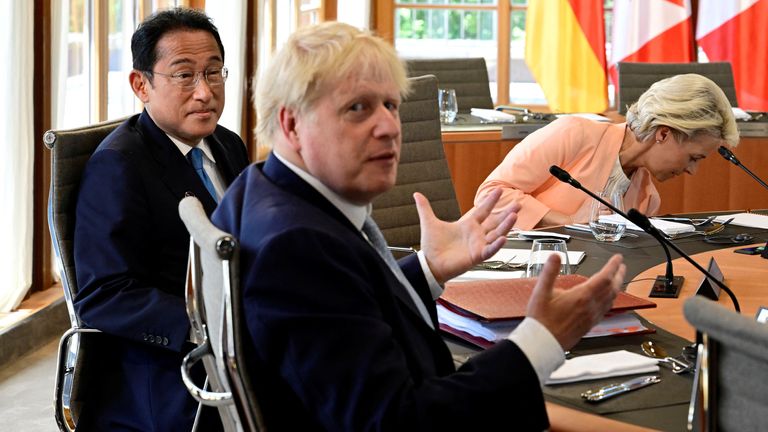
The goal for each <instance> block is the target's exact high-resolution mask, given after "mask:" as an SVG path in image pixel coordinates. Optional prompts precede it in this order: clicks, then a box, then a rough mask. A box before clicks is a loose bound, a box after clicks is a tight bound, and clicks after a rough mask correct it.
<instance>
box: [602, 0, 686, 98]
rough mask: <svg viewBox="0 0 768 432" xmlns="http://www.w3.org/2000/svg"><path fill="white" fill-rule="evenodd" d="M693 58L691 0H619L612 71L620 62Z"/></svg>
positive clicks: (613, 73) (615, 6)
mask: <svg viewBox="0 0 768 432" xmlns="http://www.w3.org/2000/svg"><path fill="white" fill-rule="evenodd" d="M692 60H693V26H692V24H691V1H690V0H615V1H614V3H613V35H612V40H611V55H610V61H609V68H608V73H609V74H610V76H611V81H612V82H613V83H614V84H618V79H617V75H616V64H617V63H618V62H638V63H687V62H690V61H692Z"/></svg>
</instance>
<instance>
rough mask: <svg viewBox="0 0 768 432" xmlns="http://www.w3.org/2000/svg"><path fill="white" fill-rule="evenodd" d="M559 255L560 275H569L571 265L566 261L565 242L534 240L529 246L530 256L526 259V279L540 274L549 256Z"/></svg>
mask: <svg viewBox="0 0 768 432" xmlns="http://www.w3.org/2000/svg"><path fill="white" fill-rule="evenodd" d="M552 254H557V255H560V274H563V275H566V274H570V273H571V263H570V262H569V261H568V248H567V247H566V246H565V240H561V239H536V240H534V241H533V246H531V254H530V255H529V257H528V268H527V270H526V272H525V276H526V277H536V276H538V275H539V274H541V270H542V269H543V268H544V264H545V263H546V262H547V259H548V258H549V256H550V255H552Z"/></svg>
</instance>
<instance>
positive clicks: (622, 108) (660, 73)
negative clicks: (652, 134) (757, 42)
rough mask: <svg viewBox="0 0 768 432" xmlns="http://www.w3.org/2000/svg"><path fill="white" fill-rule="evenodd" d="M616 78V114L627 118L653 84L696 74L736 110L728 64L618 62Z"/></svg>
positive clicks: (734, 88) (733, 87) (731, 75)
mask: <svg viewBox="0 0 768 432" xmlns="http://www.w3.org/2000/svg"><path fill="white" fill-rule="evenodd" d="M616 72H617V74H618V78H619V84H618V92H617V97H616V107H617V109H618V111H619V114H622V115H624V114H626V113H627V109H628V108H629V107H630V106H631V105H632V104H633V103H635V102H636V101H637V100H638V99H639V98H640V95H642V94H643V93H645V91H646V90H648V88H649V87H650V86H651V85H652V84H653V83H655V82H656V81H660V80H663V79H664V78H669V77H671V76H675V75H680V74H688V73H695V74H699V75H702V76H705V77H707V78H709V79H711V80H712V81H714V82H715V84H717V85H718V86H719V87H720V88H721V89H723V92H724V93H725V96H726V97H727V98H728V101H729V102H731V106H734V107H736V106H739V105H738V103H737V100H736V85H735V84H734V82H733V69H732V68H731V64H730V63H727V62H719V63H631V62H619V63H618V64H617V65H616Z"/></svg>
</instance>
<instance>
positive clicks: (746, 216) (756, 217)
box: [715, 213, 768, 229]
mask: <svg viewBox="0 0 768 432" xmlns="http://www.w3.org/2000/svg"><path fill="white" fill-rule="evenodd" d="M730 218H733V220H732V221H731V225H739V226H744V227H750V228H762V229H768V216H765V215H761V214H757V213H736V214H731V215H722V216H718V217H716V218H715V222H720V223H723V222H725V221H727V220H728V219H730Z"/></svg>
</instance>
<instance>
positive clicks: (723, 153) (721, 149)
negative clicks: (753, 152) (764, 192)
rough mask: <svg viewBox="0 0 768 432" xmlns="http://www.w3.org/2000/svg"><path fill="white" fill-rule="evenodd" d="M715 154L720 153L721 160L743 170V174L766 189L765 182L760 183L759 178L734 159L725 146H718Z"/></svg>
mask: <svg viewBox="0 0 768 432" xmlns="http://www.w3.org/2000/svg"><path fill="white" fill-rule="evenodd" d="M717 152H718V153H720V156H722V157H723V159H725V160H727V161H729V162H731V163H732V164H734V165H736V166H737V167H739V168H741V169H743V170H744V172H746V173H747V174H749V175H750V176H751V177H752V178H753V179H755V181H757V182H758V183H760V185H761V186H763V187H764V188H766V189H768V184H765V182H764V181H762V180H761V179H760V177H758V176H757V175H755V173H753V172H752V171H750V170H749V168H747V167H745V166H744V164H742V163H741V161H740V160H739V159H738V158H737V157H736V155H735V154H733V152H732V151H730V150H729V149H728V148H726V147H725V146H720V147H719V148H718V149H717Z"/></svg>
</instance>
